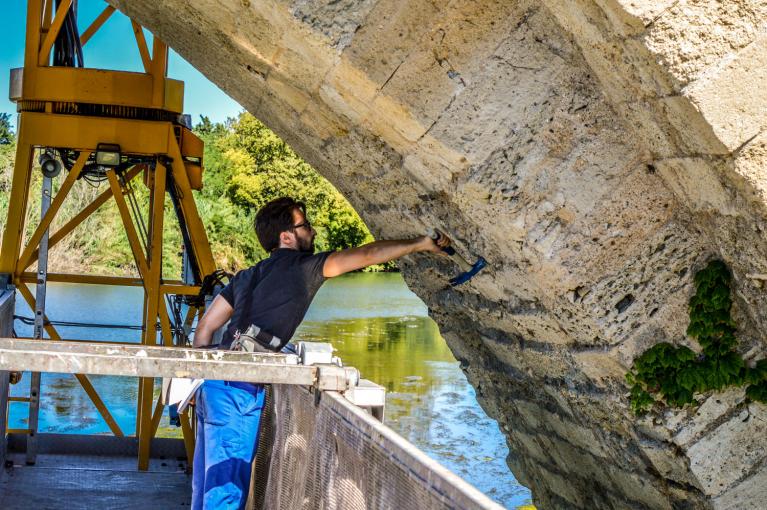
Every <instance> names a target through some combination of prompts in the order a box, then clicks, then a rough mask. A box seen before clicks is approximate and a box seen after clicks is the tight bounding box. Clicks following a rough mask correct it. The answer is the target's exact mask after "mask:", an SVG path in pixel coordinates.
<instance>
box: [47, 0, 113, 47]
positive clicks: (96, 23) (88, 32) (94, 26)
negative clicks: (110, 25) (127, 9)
mask: <svg viewBox="0 0 767 510" xmlns="http://www.w3.org/2000/svg"><path fill="white" fill-rule="evenodd" d="M51 1H53V0H51ZM115 10H116V9H115V8H114V7H112V6H111V5H108V6H107V7H106V9H104V10H103V11H101V14H99V15H98V17H96V19H95V20H93V23H91V24H90V26H89V27H88V28H86V29H85V32H83V35H81V36H80V45H81V46H85V43H87V42H88V41H90V39H91V37H93V35H94V34H95V33H96V32H98V30H99V28H101V27H102V26H103V25H104V23H106V21H107V20H108V19H109V18H110V17H111V16H112V14H114V12H115Z"/></svg>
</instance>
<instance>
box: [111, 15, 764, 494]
mask: <svg viewBox="0 0 767 510" xmlns="http://www.w3.org/2000/svg"><path fill="white" fill-rule="evenodd" d="M109 1H110V3H112V4H114V5H115V6H116V7H118V8H119V9H120V10H122V11H123V12H125V13H126V14H128V15H129V16H131V17H132V18H134V19H136V20H137V21H139V22H140V23H141V24H143V25H144V26H146V27H148V28H149V29H150V30H152V31H153V32H154V33H155V34H157V35H158V36H159V37H161V38H162V39H163V40H165V41H166V42H167V43H169V44H170V45H171V46H172V47H173V48H174V49H175V50H176V51H178V52H179V53H180V54H181V55H182V56H183V57H184V58H186V59H187V60H188V61H189V62H191V63H192V64H193V65H194V66H196V67H197V68H198V69H199V70H200V71H202V72H203V73H204V74H205V75H206V76H207V77H208V78H209V79H210V80H212V81H213V82H215V83H216V84H218V85H219V86H220V87H221V88H222V89H223V90H224V91H226V92H227V93H228V94H229V95H231V96H232V97H233V98H234V99H236V100H237V101H239V102H240V104H242V105H243V106H244V107H245V108H246V109H247V110H249V111H250V112H251V113H253V114H254V115H256V116H257V117H258V118H260V119H261V120H263V121H264V122H265V123H266V124H267V125H269V127H271V128H272V129H274V130H275V131H276V132H277V133H278V134H279V135H280V136H282V137H283V138H284V139H285V140H286V141H288V142H289V143H290V144H291V145H292V146H293V147H294V148H295V150H296V151H297V152H298V153H299V154H301V155H302V156H303V157H304V158H305V159H306V160H307V161H308V162H310V163H311V164H312V165H313V166H314V167H315V168H317V169H318V170H319V171H320V172H321V173H322V174H323V175H325V176H326V177H327V178H328V179H329V180H330V181H331V182H332V183H334V184H335V185H336V186H337V187H338V188H339V189H340V190H341V191H342V192H343V193H344V194H345V195H346V196H347V197H348V198H349V200H350V202H351V203H352V204H353V205H354V207H355V208H356V209H357V210H358V211H359V213H360V214H361V216H362V217H363V218H364V220H365V221H366V222H367V224H368V225H369V226H370V227H371V229H372V231H373V232H374V234H375V235H376V236H378V237H381V238H395V237H409V236H412V235H413V234H414V233H420V232H423V231H424V229H425V227H427V226H431V225H439V226H442V227H443V228H445V229H446V230H447V231H448V232H450V233H452V234H453V236H454V238H455V240H456V245H457V248H458V250H460V251H463V252H465V253H471V254H482V255H484V256H485V258H486V259H487V260H488V262H489V268H488V269H486V270H485V271H484V272H482V273H480V275H479V276H477V277H476V278H474V279H473V280H472V281H471V282H470V283H469V284H467V285H464V286H462V287H458V288H457V289H446V288H445V281H446V276H448V275H449V274H450V273H451V272H452V271H454V267H453V266H451V265H449V264H448V263H447V262H443V261H438V260H436V259H435V258H434V257H432V256H414V257H412V258H409V259H407V260H405V261H404V262H403V263H402V264H401V266H402V269H403V272H404V274H405V277H406V279H407V281H408V283H409V284H410V287H411V289H413V290H414V291H415V292H416V293H417V294H418V295H419V296H420V297H421V298H423V299H424V301H425V302H426V303H427V304H428V306H429V308H430V310H431V313H432V316H433V317H434V318H435V320H436V321H437V322H438V324H439V326H440V328H441V331H442V333H443V335H444V336H445V337H446V339H447V340H448V343H449V345H450V347H451V348H452V350H453V352H454V353H455V355H456V357H458V358H459V359H460V360H461V362H462V366H463V367H464V368H465V371H466V373H467V375H468V377H469V379H470V381H471V383H472V384H473V385H474V386H475V387H476V388H477V394H478V397H479V399H480V401H481V403H482V405H483V407H484V408H485V409H486V410H487V411H488V412H489V414H490V415H491V416H493V417H494V418H496V419H497V420H498V421H499V423H500V424H501V426H502V428H503V430H504V431H505V433H506V436H507V438H508V441H509V445H510V448H511V451H512V452H513V453H512V454H511V455H510V458H509V464H510V466H511V468H512V470H513V472H514V473H515V475H516V476H517V477H518V478H519V479H520V480H521V481H522V482H523V483H525V484H527V485H529V486H530V487H531V488H532V490H533V494H534V497H535V501H536V503H537V504H539V505H540V506H541V507H542V508H572V507H579V508H626V507H632V508H634V507H635V508H671V507H678V508H682V507H683V508H688V507H689V508H748V507H754V508H764V507H765V506H766V505H767V488H766V487H767V467H765V463H766V462H767V449H766V448H767V447H766V446H765V445H766V444H767V442H765V441H764V438H765V433H767V411H766V410H765V407H764V406H762V405H761V404H754V403H749V402H747V401H746V400H745V398H744V392H743V389H742V388H741V389H732V390H729V391H726V392H721V393H715V394H710V395H704V396H703V397H702V398H701V400H702V404H701V405H700V406H699V407H697V408H691V409H684V410H673V411H672V410H669V411H666V412H661V413H653V414H650V415H649V416H647V417H645V418H642V419H638V418H636V417H635V416H634V415H633V414H632V413H631V411H630V409H629V402H628V397H627V392H628V387H627V385H626V383H625V379H624V375H625V373H626V371H627V369H628V368H629V367H630V366H631V363H632V361H633V360H634V358H635V357H636V356H637V355H638V354H640V353H641V352H643V351H644V350H645V349H647V348H648V347H650V346H652V345H654V344H656V343H658V342H660V341H668V342H672V343H676V344H686V345H691V346H693V347H694V346H695V343H694V342H693V341H692V340H691V339H689V338H687V337H686V335H685V329H686V327H687V324H688V312H687V302H688V300H689V298H690V296H691V295H692V294H693V293H694V287H693V276H694V274H695V272H696V271H697V270H699V269H700V268H701V267H703V266H704V265H705V263H706V262H708V261H709V260H711V259H712V258H721V259H723V260H725V261H726V262H727V263H728V264H729V265H730V267H731V268H732V271H733V275H734V283H733V288H734V292H733V294H734V299H735V306H734V314H735V316H736V320H737V322H738V328H739V329H738V335H739V347H738V349H739V351H740V352H741V353H742V354H743V355H744V356H745V358H746V359H747V360H754V359H757V358H762V357H764V350H765V345H766V343H765V341H764V338H763V337H762V333H763V332H764V331H765V330H767V312H765V310H767V308H765V294H764V290H762V289H761V288H760V287H759V286H758V285H757V283H758V281H756V280H753V279H750V278H748V277H747V276H746V275H747V274H752V273H767V257H766V256H765V255H767V243H766V242H765V240H764V234H763V232H764V231H765V230H767V224H766V222H765V198H766V197H767V179H765V171H764V164H765V161H767V135H765V132H764V128H765V124H766V123H767V120H766V119H767V116H766V115H765V113H767V65H765V64H767V62H765V60H767V57H766V56H765V55H767V51H766V50H767V32H765V25H764V20H765V19H767V4H765V2H763V1H756V0H751V1H749V0H734V1H732V2H719V1H715V0H697V1H692V0H662V1H656V2H649V1H646V0H591V1H589V0H574V1H568V2H561V1H557V0H544V1H542V2H536V1H532V0H521V1H510V0H450V1H437V0H195V1H194V2H187V1H185V0H109Z"/></svg>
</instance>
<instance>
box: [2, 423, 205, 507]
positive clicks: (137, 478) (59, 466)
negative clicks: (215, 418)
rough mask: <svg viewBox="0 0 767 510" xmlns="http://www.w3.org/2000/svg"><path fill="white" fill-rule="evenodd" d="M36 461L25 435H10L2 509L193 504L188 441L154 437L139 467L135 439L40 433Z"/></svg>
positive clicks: (179, 505)
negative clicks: (29, 458)
mask: <svg viewBox="0 0 767 510" xmlns="http://www.w3.org/2000/svg"><path fill="white" fill-rule="evenodd" d="M38 440H39V453H38V456H37V462H36V464H35V465H34V466H27V465H26V463H25V452H24V447H25V444H26V440H25V437H24V436H20V435H15V434H12V435H10V436H9V438H8V450H9V451H8V457H7V460H6V463H5V464H6V466H5V468H4V469H3V470H2V472H0V508H2V509H4V510H6V509H7V510H12V509H25V510H26V509H33V510H49V509H50V510H54V509H66V510H80V509H82V510H86V509H87V510H93V509H99V510H111V509H136V510H138V509H141V510H145V509H151V508H158V509H159V508H163V509H172V508H188V507H189V506H190V504H191V494H192V490H191V476H190V475H188V474H187V473H186V472H187V463H186V453H185V451H184V445H183V442H182V441H181V440H178V439H155V440H153V442H152V452H153V457H151V458H150V462H149V469H148V470H147V471H137V470H136V459H135V456H136V454H137V452H138V440H136V438H117V437H111V436H84V435H66V434H39V435H38Z"/></svg>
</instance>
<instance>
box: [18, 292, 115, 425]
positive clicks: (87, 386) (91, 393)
mask: <svg viewBox="0 0 767 510" xmlns="http://www.w3.org/2000/svg"><path fill="white" fill-rule="evenodd" d="M16 289H17V290H18V291H19V293H20V294H21V296H22V297H23V298H24V301H26V302H27V305H29V308H30V309H31V310H34V309H35V297H34V296H33V295H32V292H31V291H30V290H29V289H28V288H27V286H26V285H19V286H18V287H16ZM44 322H45V323H46V325H45V331H46V332H47V333H48V336H49V337H50V338H51V340H61V336H60V335H59V333H58V331H56V328H54V327H53V326H52V325H50V324H49V323H48V322H49V321H48V317H47V316H46V317H44ZM73 375H74V376H75V378H76V379H77V380H78V381H79V382H80V386H82V387H83V389H84V390H85V393H87V394H88V397H90V399H91V402H93V405H94V406H96V410H97V411H98V412H99V414H100V415H101V417H102V418H103V419H104V421H105V422H106V424H107V426H108V427H109V429H110V430H111V431H112V433H113V434H114V435H115V436H117V437H123V436H124V434H123V432H122V430H121V429H120V426H119V425H118V424H117V422H116V421H115V419H114V418H113V417H112V414H111V413H110V412H109V409H107V406H106V405H104V401H103V400H101V397H100V396H99V394H98V392H97V391H96V389H95V388H94V387H93V385H92V384H91V381H90V379H88V376H86V375H83V374H73Z"/></svg>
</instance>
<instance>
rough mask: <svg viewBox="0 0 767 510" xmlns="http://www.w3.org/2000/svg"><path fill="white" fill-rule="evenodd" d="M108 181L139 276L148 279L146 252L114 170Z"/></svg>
mask: <svg viewBox="0 0 767 510" xmlns="http://www.w3.org/2000/svg"><path fill="white" fill-rule="evenodd" d="M107 179H108V180H109V186H110V187H111V188H112V196H114V197H115V202H116V203H117V210H118V211H119V212H120V217H121V218H122V220H123V227H124V228H125V234H126V235H127V236H128V244H129V245H130V247H131V251H132V252H133V259H134V260H135V262H136V267H137V268H138V272H139V275H140V276H141V278H143V279H146V278H147V276H148V275H149V268H148V267H147V262H146V257H145V256H144V251H143V250H142V248H141V241H140V240H139V237H138V233H136V227H135V226H134V225H133V219H132V218H131V215H130V211H129V210H128V204H126V203H125V197H124V196H123V189H122V186H120V183H119V182H118V180H117V175H115V171H114V170H108V171H107ZM144 285H146V283H145V284H144Z"/></svg>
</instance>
